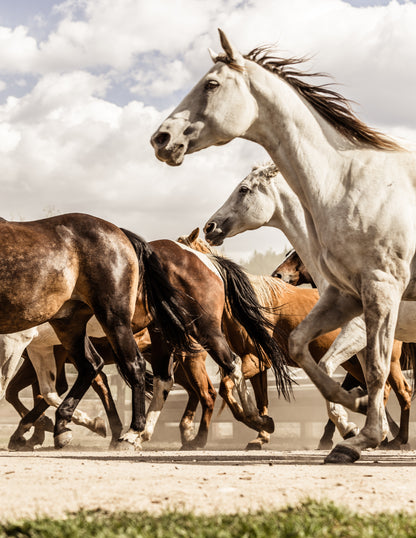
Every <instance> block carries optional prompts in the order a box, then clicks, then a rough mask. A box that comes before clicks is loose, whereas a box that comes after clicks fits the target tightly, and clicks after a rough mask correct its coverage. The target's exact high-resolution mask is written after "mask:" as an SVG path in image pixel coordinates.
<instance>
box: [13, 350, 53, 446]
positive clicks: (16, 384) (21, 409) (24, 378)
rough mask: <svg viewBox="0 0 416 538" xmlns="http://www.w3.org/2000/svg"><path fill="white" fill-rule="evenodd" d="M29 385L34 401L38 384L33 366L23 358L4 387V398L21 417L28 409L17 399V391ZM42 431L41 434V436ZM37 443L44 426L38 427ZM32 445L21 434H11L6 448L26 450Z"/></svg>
mask: <svg viewBox="0 0 416 538" xmlns="http://www.w3.org/2000/svg"><path fill="white" fill-rule="evenodd" d="M29 385H32V390H33V395H34V400H35V401H36V399H37V395H38V394H39V384H38V381H37V378H36V373H35V371H34V369H33V366H32V364H31V362H30V361H29V359H27V358H25V359H24V361H23V363H22V364H21V366H20V368H19V369H18V371H17V372H16V373H15V375H14V376H13V377H12V379H11V380H10V383H9V384H8V386H7V388H6V394H5V397H6V400H7V402H9V403H10V404H11V405H12V406H13V407H14V408H15V409H16V411H17V413H18V414H19V415H20V417H21V418H23V417H24V416H25V415H26V414H27V413H28V412H29V409H27V407H25V406H24V405H23V403H22V402H21V401H20V399H19V392H20V391H21V390H22V389H24V388H26V387H28V386H29ZM46 418H47V417H46ZM51 425H52V430H53V423H52V422H51ZM42 432H43V436H42ZM37 439H38V443H37V444H39V443H40V444H41V443H42V442H43V440H44V428H42V427H38V434H37ZM33 446H34V445H33V444H31V446H29V442H28V441H26V439H25V438H24V437H23V435H16V436H12V437H11V438H10V440H9V444H8V448H9V450H22V449H24V450H26V449H30V450H31V449H32V447H33Z"/></svg>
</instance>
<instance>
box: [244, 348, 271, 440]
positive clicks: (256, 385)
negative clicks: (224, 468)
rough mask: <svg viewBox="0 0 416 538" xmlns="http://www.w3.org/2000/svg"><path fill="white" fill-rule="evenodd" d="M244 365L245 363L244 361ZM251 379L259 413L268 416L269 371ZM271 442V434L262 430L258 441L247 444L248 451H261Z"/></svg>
mask: <svg viewBox="0 0 416 538" xmlns="http://www.w3.org/2000/svg"><path fill="white" fill-rule="evenodd" d="M256 358H257V357H256ZM243 365H244V361H243ZM243 372H244V366H243ZM244 375H245V377H247V376H246V374H245V373H244ZM249 379H250V382H251V385H252V387H253V391H254V396H255V398H256V403H257V409H258V410H259V413H260V415H261V416H264V415H267V412H268V405H269V401H268V396H267V370H261V371H260V372H257V373H256V374H254V375H253V376H252V377H250V378H249ZM269 442H270V433H268V432H266V431H265V430H261V431H260V432H259V433H258V435H257V437H256V439H254V440H253V441H250V442H249V443H248V444H247V446H246V450H261V448H262V446H263V445H264V444H266V443H269Z"/></svg>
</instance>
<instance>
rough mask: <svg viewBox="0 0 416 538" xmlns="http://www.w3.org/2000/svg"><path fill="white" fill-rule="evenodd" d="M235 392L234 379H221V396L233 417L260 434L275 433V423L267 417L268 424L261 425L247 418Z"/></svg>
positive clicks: (226, 377) (249, 417)
mask: <svg viewBox="0 0 416 538" xmlns="http://www.w3.org/2000/svg"><path fill="white" fill-rule="evenodd" d="M234 391H235V385H234V382H233V381H232V379H231V378H230V377H229V376H225V377H223V378H222V379H221V383H220V387H219V394H220V396H221V398H222V399H223V400H224V401H225V403H226V404H227V405H228V407H229V408H230V411H231V413H232V415H233V417H234V418H235V419H236V420H238V421H239V422H242V423H243V424H245V425H246V426H248V427H249V428H252V429H253V430H256V431H258V432H264V431H265V432H266V433H273V431H274V422H273V421H271V419H270V418H269V417H268V416H267V415H266V417H265V418H266V423H265V425H264V424H259V423H258V422H257V421H254V420H253V417H252V415H250V416H247V414H246V413H245V412H244V409H243V408H242V406H241V405H240V403H239V401H238V400H237V399H236V398H235V396H234Z"/></svg>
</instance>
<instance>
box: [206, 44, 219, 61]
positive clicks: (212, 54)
mask: <svg viewBox="0 0 416 538" xmlns="http://www.w3.org/2000/svg"><path fill="white" fill-rule="evenodd" d="M208 52H209V55H210V56H211V60H212V61H213V62H214V64H216V63H217V59H218V54H217V53H216V52H214V51H213V50H212V49H210V48H209V47H208Z"/></svg>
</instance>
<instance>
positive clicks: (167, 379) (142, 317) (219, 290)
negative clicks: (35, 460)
mask: <svg viewBox="0 0 416 538" xmlns="http://www.w3.org/2000/svg"><path fill="white" fill-rule="evenodd" d="M125 233H128V232H125ZM129 238H130V236H129ZM130 239H131V238H130ZM133 239H134V238H133ZM151 248H152V253H153V255H155V256H156V255H157V259H158V263H160V264H161V265H160V269H161V271H162V272H163V274H164V275H167V279H168V281H169V286H170V288H169V289H171V290H172V289H175V290H178V292H177V293H176V295H178V293H179V294H180V299H181V300H182V301H183V302H185V303H186V304H185V306H186V311H187V313H188V319H187V320H186V323H187V326H188V329H189V334H192V336H193V338H194V339H195V340H196V341H198V342H200V343H202V344H203V345H204V347H205V348H206V349H207V350H208V351H209V353H210V355H211V356H212V357H213V359H214V360H215V361H216V362H217V363H218V364H219V366H220V367H221V368H222V370H223V372H224V375H225V376H227V375H230V376H232V379H230V380H229V382H230V383H231V384H234V382H235V383H236V386H237V391H239V395H240V399H241V401H242V405H243V407H245V412H246V414H247V415H248V416H249V417H250V420H251V423H252V426H253V427H254V428H255V429H257V430H262V429H266V430H269V431H271V430H273V428H274V426H273V421H272V420H271V419H270V418H269V417H264V416H262V417H258V413H257V409H256V407H255V405H254V404H251V402H250V401H249V398H248V396H247V393H246V391H245V387H244V383H243V379H242V376H241V375H240V374H239V373H238V372H239V371H240V370H239V369H238V368H237V366H238V364H237V365H236V364H235V359H236V355H235V353H233V352H232V351H231V349H230V348H229V346H228V344H227V341H226V340H225V337H224V335H223V333H222V329H221V320H222V316H223V311H224V307H225V286H224V283H226V286H227V293H228V297H231V298H232V307H231V309H232V312H233V315H235V316H236V317H237V319H239V320H240V322H241V323H242V324H243V325H244V327H245V328H246V330H247V331H248V332H249V334H250V335H251V336H252V338H253V340H254V341H255V342H258V345H257V351H258V352H259V353H260V355H262V354H264V355H266V354H267V355H272V356H275V357H276V362H277V361H278V360H279V359H281V356H280V355H279V353H280V350H279V348H278V346H277V345H276V342H275V341H274V340H273V339H272V338H271V337H270V335H269V333H268V331H267V329H266V326H265V324H266V325H267V321H266V320H265V318H264V315H263V313H262V309H261V308H260V306H259V305H258V303H257V299H256V296H255V293H254V291H253V289H252V288H251V285H250V283H249V281H248V279H247V277H246V276H245V274H244V273H243V272H242V271H241V270H240V269H239V268H238V266H236V264H233V263H232V262H229V261H227V260H225V259H223V258H220V259H218V260H217V259H215V257H210V258H208V257H206V256H204V257H203V258H201V256H200V255H198V254H197V253H196V252H195V251H192V250H191V249H187V248H185V247H181V246H180V245H178V244H177V243H174V242H173V241H167V240H166V241H154V242H152V243H151ZM202 259H203V260H204V261H202ZM158 288H159V293H160V292H161V291H163V290H162V289H161V283H160V282H159V283H158ZM163 289H164V288H163ZM149 290H150V288H146V290H145V291H146V293H145V294H143V290H141V288H139V293H138V294H137V301H136V307H135V311H134V315H133V320H132V324H133V328H134V329H135V330H136V329H141V328H142V327H143V326H145V325H146V324H148V330H149V333H150V336H151V339H152V359H151V360H152V367H153V372H154V375H155V377H154V398H153V400H152V402H151V404H150V406H149V409H148V412H147V424H146V429H145V430H144V432H143V434H142V438H143V439H144V440H146V439H148V438H150V436H151V434H152V432H153V428H154V424H155V421H156V419H157V417H158V415H159V413H160V409H161V406H162V405H163V401H164V399H165V398H166V397H167V394H168V392H169V389H170V387H171V386H172V383H173V380H172V373H171V360H170V359H171V356H172V352H173V351H174V350H175V349H179V347H178V346H176V348H175V347H174V346H173V345H172V341H171V340H170V339H169V338H167V337H166V331H164V332H162V331H160V330H159V329H158V328H157V327H155V326H154V324H153V323H151V321H152V318H151V317H150V316H149V315H148V312H147V303H148V302H149V301H150V300H151V296H150V293H149ZM183 349H185V350H186V347H185V346H184V347H183ZM194 350H195V348H193V351H194ZM188 361H194V358H193V357H190V358H188ZM277 381H278V388H279V389H280V390H281V392H282V393H283V394H284V395H287V393H288V387H289V383H290V378H289V376H288V375H287V373H286V370H285V366H284V365H282V367H281V369H280V370H279V371H278V372H277ZM208 392H209V391H208ZM43 410H44V409H42V411H43ZM29 415H30V418H31V421H32V422H31V423H30V425H32V424H33V421H34V420H35V419H36V418H37V417H36V413H29ZM37 416H39V414H38V415H37ZM22 422H25V423H26V426H27V425H28V424H29V422H28V419H27V415H26V416H25V418H24V419H23V420H22ZM29 427H30V426H29ZM25 431H26V430H25Z"/></svg>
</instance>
